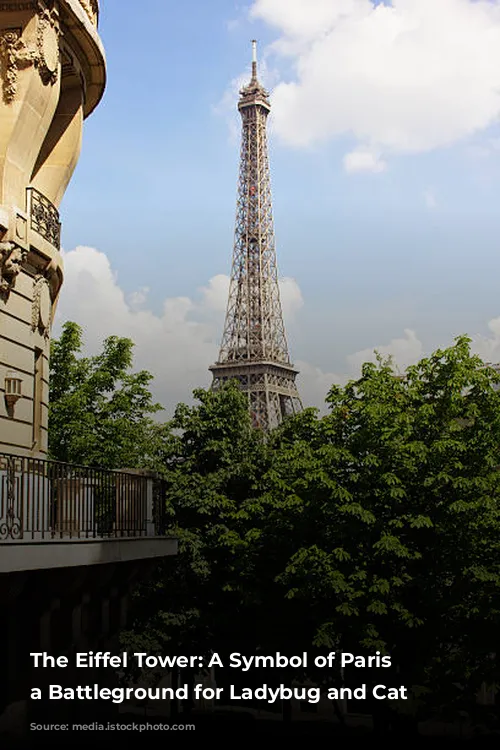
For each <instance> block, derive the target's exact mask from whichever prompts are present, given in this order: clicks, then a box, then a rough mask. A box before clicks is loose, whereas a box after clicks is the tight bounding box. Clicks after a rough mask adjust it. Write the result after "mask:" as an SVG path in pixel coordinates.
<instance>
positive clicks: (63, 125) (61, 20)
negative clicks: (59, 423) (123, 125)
mask: <svg viewBox="0 0 500 750" xmlns="http://www.w3.org/2000/svg"><path fill="white" fill-rule="evenodd" d="M0 8H1V9H0V71H1V72H0V452H5V453H16V454H24V455H44V454H45V453H46V452H47V417H48V373H49V353H50V328H51V321H52V319H53V316H54V312H55V306H56V304H57V300H58V297H59V294H60V292H61V286H62V282H63V265H62V259H61V255H60V217H59V213H58V208H59V205H60V203H61V200H62V198H63V196H64V193H65V190H66V188H67V186H68V184H69V182H70V180H71V176H72V174H73V171H74V169H75V167H76V164H77V162H78V158H79V155H80V148H81V139H82V126H83V120H84V119H85V117H86V116H88V115H89V114H90V113H91V112H92V111H93V109H94V108H95V107H96V106H97V104H98V103H99V101H100V98H101V96H102V93H103V90H104V85H105V58H104V52H103V49H102V45H101V42H100V39H99V36H98V33H97V19H98V11H99V8H98V4H97V0H30V1H26V2H19V1H17V0H12V1H11V2H2V3H1V4H0ZM10 377H14V378H18V379H20V380H21V381H22V394H21V398H19V399H18V400H17V401H15V402H13V400H12V399H9V398H6V386H7V385H8V383H7V382H6V379H8V378H10Z"/></svg>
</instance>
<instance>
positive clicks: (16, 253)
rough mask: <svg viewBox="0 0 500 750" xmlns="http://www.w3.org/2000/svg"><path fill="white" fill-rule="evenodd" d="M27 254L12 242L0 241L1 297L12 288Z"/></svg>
mask: <svg viewBox="0 0 500 750" xmlns="http://www.w3.org/2000/svg"><path fill="white" fill-rule="evenodd" d="M27 255H28V251H27V250H23V249H22V248H20V247H18V246H17V245H14V243H13V242H0V295H1V296H2V297H3V298H6V297H8V295H9V293H10V291H11V289H13V287H14V285H15V283H16V279H17V277H18V275H19V273H20V271H21V267H22V265H23V263H24V261H25V260H26V258H27Z"/></svg>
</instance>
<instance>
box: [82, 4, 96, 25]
mask: <svg viewBox="0 0 500 750" xmlns="http://www.w3.org/2000/svg"><path fill="white" fill-rule="evenodd" d="M80 5H81V6H82V7H83V9H84V11H85V13H86V14H87V15H88V17H89V18H90V20H91V21H92V23H93V24H94V26H97V17H98V15H99V3H98V0H80Z"/></svg>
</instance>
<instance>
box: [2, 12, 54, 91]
mask: <svg viewBox="0 0 500 750" xmlns="http://www.w3.org/2000/svg"><path fill="white" fill-rule="evenodd" d="M36 12H37V35H36V44H35V45H34V46H30V45H28V44H26V42H25V41H24V40H23V39H22V29H2V30H0V62H1V76H2V82H3V99H4V102H5V103H6V104H12V102H13V101H14V100H15V98H16V94H17V88H18V80H19V72H20V71H21V70H25V69H26V68H29V67H30V66H31V65H34V66H35V67H36V68H38V71H39V73H40V77H41V79H42V81H43V82H44V83H45V84H49V83H50V84H54V83H56V81H57V77H58V72H59V37H60V33H61V32H60V25H59V12H58V11H57V9H56V8H55V7H54V8H53V9H52V10H49V9H48V8H47V7H46V6H45V4H44V3H43V2H42V1H41V0H38V1H37V2H36Z"/></svg>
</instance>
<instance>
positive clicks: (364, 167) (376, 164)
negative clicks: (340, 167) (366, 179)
mask: <svg viewBox="0 0 500 750" xmlns="http://www.w3.org/2000/svg"><path fill="white" fill-rule="evenodd" d="M344 169H345V171H346V172H347V173H348V174H354V173H356V172H373V173H374V174H378V173H380V172H385V170H386V169H387V164H386V163H385V162H384V161H383V160H382V159H381V158H380V156H379V155H378V154H376V153H374V152H373V151H370V150H369V149H366V148H357V149H356V150H355V151H351V152H350V153H348V154H346V155H345V156H344Z"/></svg>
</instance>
